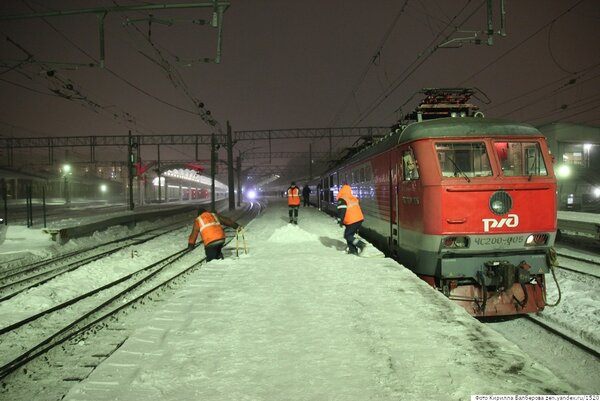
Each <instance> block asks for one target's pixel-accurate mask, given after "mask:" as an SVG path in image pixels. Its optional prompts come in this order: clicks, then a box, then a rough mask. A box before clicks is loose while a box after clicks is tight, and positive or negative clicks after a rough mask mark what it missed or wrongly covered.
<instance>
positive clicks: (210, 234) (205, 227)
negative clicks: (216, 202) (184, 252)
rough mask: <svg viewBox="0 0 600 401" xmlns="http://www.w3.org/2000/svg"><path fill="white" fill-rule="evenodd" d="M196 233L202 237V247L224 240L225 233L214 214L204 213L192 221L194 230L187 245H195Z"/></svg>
mask: <svg viewBox="0 0 600 401" xmlns="http://www.w3.org/2000/svg"><path fill="white" fill-rule="evenodd" d="M198 233H200V236H201V237H202V242H203V243H204V246H207V245H208V244H210V243H212V242H215V241H218V240H223V239H225V231H224V230H223V227H221V223H220V222H219V218H218V217H217V215H215V214H214V213H210V212H204V213H202V214H201V215H200V216H198V217H196V220H194V228H193V229H192V233H191V234H190V237H189V238H188V244H192V245H193V244H195V243H196V238H197V237H198Z"/></svg>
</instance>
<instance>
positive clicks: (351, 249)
mask: <svg viewBox="0 0 600 401" xmlns="http://www.w3.org/2000/svg"><path fill="white" fill-rule="evenodd" d="M336 200H337V213H338V218H337V222H338V224H339V225H340V227H346V228H345V230H344V239H345V240H346V243H347V244H348V253H349V254H352V255H358V254H359V253H361V252H362V251H363V249H364V248H365V245H366V244H365V243H364V242H363V241H361V240H359V239H358V238H355V237H354V236H355V235H356V234H357V233H358V230H359V229H360V226H361V225H362V223H363V221H364V219H365V217H364V215H363V212H362V209H361V208H360V204H359V202H358V199H357V198H356V197H355V196H354V195H352V188H350V185H348V184H344V185H342V188H340V192H339V193H338V195H337V198H336Z"/></svg>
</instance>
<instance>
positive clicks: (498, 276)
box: [478, 261, 531, 289]
mask: <svg viewBox="0 0 600 401" xmlns="http://www.w3.org/2000/svg"><path fill="white" fill-rule="evenodd" d="M484 266H485V269H484V271H483V274H481V275H479V276H478V277H479V279H480V281H483V282H481V283H480V284H481V285H482V286H483V285H485V286H486V287H496V288H504V289H509V288H511V287H512V285H513V284H515V283H520V284H527V283H528V282H530V281H531V274H530V273H529V269H530V266H529V265H528V264H527V262H525V261H522V262H521V263H519V265H518V266H515V265H513V264H512V263H510V262H507V261H489V262H485V264H484Z"/></svg>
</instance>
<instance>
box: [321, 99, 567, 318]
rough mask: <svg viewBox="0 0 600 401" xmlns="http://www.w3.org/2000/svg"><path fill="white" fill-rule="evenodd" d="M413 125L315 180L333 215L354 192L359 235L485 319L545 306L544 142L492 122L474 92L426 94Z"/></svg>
mask: <svg viewBox="0 0 600 401" xmlns="http://www.w3.org/2000/svg"><path fill="white" fill-rule="evenodd" d="M422 93H424V94H425V99H424V100H423V101H422V102H421V103H420V104H419V106H418V107H417V109H416V111H415V112H414V113H412V115H411V116H410V117H412V120H413V122H410V123H407V124H406V125H398V126H396V127H393V128H394V129H392V132H391V133H390V134H388V135H387V136H385V137H383V138H381V139H379V140H378V141H377V142H375V143H373V144H371V145H370V146H368V147H366V148H364V149H362V150H360V151H358V152H356V153H355V154H354V155H352V156H351V157H349V158H347V160H344V161H341V162H339V164H338V165H336V166H335V167H333V168H332V169H331V170H330V171H328V172H327V173H326V174H324V175H322V176H321V177H320V178H319V179H318V181H316V182H313V183H312V184H313V186H314V187H315V189H317V193H318V195H319V196H318V199H317V202H318V203H319V207H321V208H322V209H323V210H325V211H328V212H330V213H335V208H336V203H335V197H336V195H337V191H338V189H339V188H340V187H341V185H342V184H344V183H348V184H350V186H351V187H352V189H353V192H354V194H355V195H356V196H357V197H358V198H359V199H360V204H361V206H362V209H363V213H364V215H365V221H364V223H363V227H362V228H361V231H360V234H361V235H362V236H364V237H366V238H368V239H369V240H371V241H372V242H373V243H374V244H375V245H376V246H378V247H379V248H380V249H382V250H383V251H384V252H386V254H388V255H389V256H391V257H393V258H395V259H396V260H397V261H399V262H400V263H402V264H403V265H404V266H405V267H407V268H409V269H410V270H412V271H413V272H414V273H415V274H417V275H418V276H419V277H421V278H422V279H424V280H425V281H426V282H427V283H429V284H430V285H431V286H432V287H434V288H435V289H437V290H439V291H441V292H442V293H443V294H445V295H446V296H448V297H449V298H450V299H451V300H453V301H455V302H457V303H458V304H460V305H462V306H463V307H464V308H465V309H466V310H467V311H468V312H469V313H471V314H472V315H473V316H477V317H485V316H502V315H515V314H527V313H532V312H538V311H541V310H543V309H544V306H545V295H546V288H545V274H546V273H548V272H549V271H550V268H551V263H552V252H553V251H552V246H553V244H554V240H555V237H556V231H557V218H556V212H557V200H556V179H555V176H554V172H553V169H552V157H551V154H550V152H549V150H548V147H547V144H546V141H545V138H544V136H543V135H542V134H541V133H540V132H539V131H538V130H537V129H535V128H533V127H532V126H529V125H526V124H520V123H515V122H509V121H504V120H497V119H488V118H484V117H483V114H482V113H481V112H479V111H478V108H477V107H476V106H474V105H473V104H471V103H469V99H470V97H471V96H473V94H474V91H473V90H470V89H453V88H447V89H425V90H423V91H422Z"/></svg>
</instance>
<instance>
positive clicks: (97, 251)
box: [0, 221, 183, 302]
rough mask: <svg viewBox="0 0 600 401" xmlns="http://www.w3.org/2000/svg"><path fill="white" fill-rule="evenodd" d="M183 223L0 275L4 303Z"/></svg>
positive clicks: (175, 223) (178, 227)
mask: <svg viewBox="0 0 600 401" xmlns="http://www.w3.org/2000/svg"><path fill="white" fill-rule="evenodd" d="M182 223H183V221H178V222H174V223H173V224H171V225H169V226H168V227H159V228H155V229H152V230H149V231H146V232H143V233H138V234H134V235H130V236H126V237H122V238H119V239H115V240H113V241H108V242H105V243H103V244H99V245H97V246H92V247H88V248H84V249H80V250H77V251H74V252H68V253H66V254H62V255H57V256H55V257H53V258H50V259H45V260H41V261H38V262H34V263H30V264H28V265H24V266H19V267H16V268H12V269H9V270H5V271H3V272H2V273H0V302H2V301H6V300H8V299H10V298H12V297H14V296H16V295H18V294H20V293H22V292H24V291H26V290H28V289H30V288H33V287H36V286H38V285H41V284H43V283H45V282H48V281H50V280H52V279H54V278H56V277H58V276H60V275H62V274H66V273H68V272H71V271H73V270H75V269H78V268H79V267H81V266H84V265H86V264H88V263H91V262H94V261H96V260H99V259H102V258H103V257H106V256H109V255H112V254H114V253H117V252H119V251H121V250H123V249H126V248H128V247H131V246H135V245H140V244H143V243H145V242H148V241H151V240H153V239H155V238H157V237H159V236H161V235H165V234H168V233H170V232H173V231H175V230H179V229H181V224H182Z"/></svg>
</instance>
